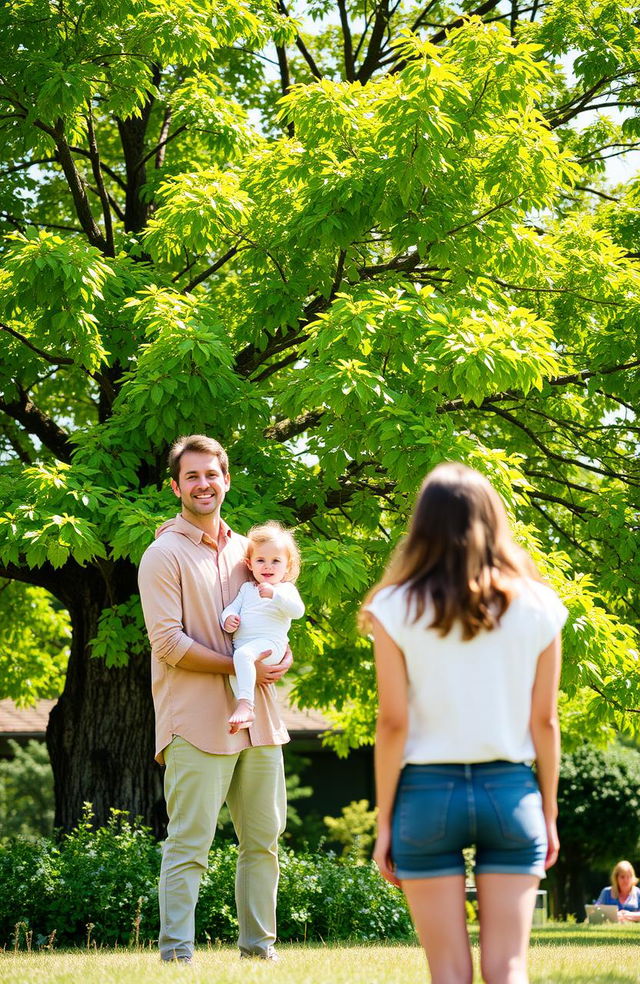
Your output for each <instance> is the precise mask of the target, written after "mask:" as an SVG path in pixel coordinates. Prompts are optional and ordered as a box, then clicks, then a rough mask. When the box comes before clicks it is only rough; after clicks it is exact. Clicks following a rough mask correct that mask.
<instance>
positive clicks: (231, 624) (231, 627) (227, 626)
mask: <svg viewBox="0 0 640 984" xmlns="http://www.w3.org/2000/svg"><path fill="white" fill-rule="evenodd" d="M239 625H240V616H239V615H227V617H226V618H225V620H224V625H223V626H222V628H223V629H224V631H225V632H235V631H236V629H237V628H238V626H239Z"/></svg>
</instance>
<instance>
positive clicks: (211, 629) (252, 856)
mask: <svg viewBox="0 0 640 984" xmlns="http://www.w3.org/2000/svg"><path fill="white" fill-rule="evenodd" d="M169 472H170V474H171V488H172V489H173V492H174V494H175V495H176V496H177V497H178V498H179V499H180V507H181V508H180V512H179V513H178V515H177V516H176V518H175V519H173V520H170V521H169V522H168V523H165V524H164V525H163V526H161V527H160V529H159V530H157V531H156V539H155V541H154V542H153V543H152V544H151V546H150V547H148V548H147V550H146V551H145V553H144V555H143V557H142V560H141V562H140V571H139V575H138V580H139V584H140V597H141V600H142V609H143V611H144V619H145V623H146V626H147V632H148V633H149V641H150V643H151V677H152V691H153V701H154V706H155V713H156V759H157V761H158V762H160V764H163V763H164V764H165V765H166V770H165V776H164V791H165V798H166V802H167V812H168V814H169V826H168V830H167V839H166V841H165V843H164V847H163V852H162V864H161V869H160V884H159V886H158V901H159V906H160V937H159V940H158V945H159V947H160V956H161V958H162V960H164V961H173V960H175V961H178V962H180V963H190V962H191V958H192V955H193V948H194V932H195V919H194V913H195V907H196V902H197V901H198V891H199V887H200V879H201V877H202V875H203V873H204V872H205V871H206V869H207V859H208V856H209V848H210V847H211V842H212V841H213V837H214V834H215V831H216V823H217V820H218V814H219V812H220V808H221V806H222V804H223V803H224V802H225V801H226V803H227V806H228V807H229V812H230V814H231V819H232V821H233V825H234V828H235V831H236V834H237V836H238V866H237V872H236V909H237V913H238V946H239V948H240V954H241V956H245V957H250V956H256V957H260V958H262V959H264V960H276V959H277V955H276V951H275V949H274V942H275V939H276V896H277V890H278V875H279V868H278V838H279V837H280V835H281V834H282V832H283V830H284V825H285V819H286V792H285V780H284V768H283V761H282V748H281V747H280V746H281V745H283V744H284V743H285V742H287V741H289V736H288V734H287V730H286V728H285V726H284V724H283V722H282V720H281V717H280V712H279V710H278V704H277V700H276V696H275V691H274V688H273V687H271V686H269V684H271V683H273V682H275V681H276V680H278V679H279V678H280V677H281V676H282V675H283V674H284V673H285V672H286V670H287V669H288V668H289V667H290V666H291V662H292V658H291V652H290V650H287V653H286V655H285V656H284V658H283V660H282V662H281V663H279V664H278V665H277V666H265V665H264V664H263V663H262V662H260V661H259V662H258V664H257V671H258V684H259V686H258V688H257V690H256V695H255V717H254V720H253V721H252V723H251V726H250V727H249V728H246V729H243V730H241V731H239V732H237V733H236V734H229V724H228V722H229V716H230V714H231V713H232V711H233V706H234V703H235V701H234V697H233V693H232V691H231V688H230V687H229V686H228V683H227V681H228V678H229V676H230V674H232V673H233V671H234V666H233V659H232V656H231V651H232V646H231V640H230V639H229V637H228V636H227V635H225V633H224V632H223V630H222V627H221V625H220V614H221V612H222V610H223V608H225V606H226V605H228V604H229V603H230V602H231V600H232V599H233V598H234V597H235V596H236V594H237V593H238V591H239V590H240V587H241V585H242V584H243V583H244V582H245V581H246V580H247V578H248V577H249V571H248V570H247V565H246V563H245V557H246V552H247V541H246V539H245V538H244V537H243V536H239V535H238V534H237V533H234V532H233V530H231V529H229V527H228V526H227V524H226V523H225V522H224V520H223V519H222V516H221V515H220V510H221V506H222V504H223V502H224V499H225V496H226V494H227V491H228V490H229V486H230V484H231V479H230V475H229V463H228V459H227V454H226V452H225V450H224V448H223V447H222V446H221V445H220V444H218V442H217V441H214V440H212V439H211V438H209V437H205V436H203V435H202V434H191V435H189V436H188V437H181V438H179V439H178V440H177V441H176V442H175V443H174V444H173V446H172V448H171V450H170V452H169ZM261 655H262V656H267V655H269V654H268V653H267V652H264V653H262V654H261Z"/></svg>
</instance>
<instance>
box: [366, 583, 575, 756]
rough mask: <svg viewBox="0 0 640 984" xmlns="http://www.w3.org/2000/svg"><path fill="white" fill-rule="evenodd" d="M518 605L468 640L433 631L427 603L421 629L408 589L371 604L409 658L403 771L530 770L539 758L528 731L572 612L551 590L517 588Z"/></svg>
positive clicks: (387, 591)
mask: <svg viewBox="0 0 640 984" xmlns="http://www.w3.org/2000/svg"><path fill="white" fill-rule="evenodd" d="M514 588H515V592H516V594H515V597H514V598H513V600H512V601H511V603H510V605H509V606H508V608H507V610H506V611H505V613H504V615H503V616H502V617H501V619H500V621H499V623H498V625H497V626H496V627H495V628H494V629H492V630H490V631H488V630H482V631H481V632H479V633H478V634H477V635H476V636H474V638H473V639H469V640H466V641H465V640H463V638H462V627H461V625H460V624H459V623H454V625H453V626H452V628H451V630H450V631H449V632H448V633H447V635H445V636H442V635H441V634H440V633H439V632H438V630H437V629H433V628H429V627H428V626H429V624H430V622H431V621H432V617H433V606H432V605H431V604H429V603H428V602H427V605H426V608H425V611H424V612H423V614H422V616H421V617H420V618H419V619H418V620H417V621H414V617H413V616H414V613H413V612H412V611H411V609H410V610H409V612H407V600H406V599H407V589H406V586H405V585H403V586H402V587H395V586H389V587H386V588H382V589H381V590H380V591H379V592H378V593H377V594H376V595H375V596H374V597H373V598H372V599H371V600H370V601H369V603H368V606H367V608H368V610H369V611H370V612H371V613H372V614H373V615H375V616H376V618H378V619H379V621H380V622H381V623H382V625H383V626H384V628H385V629H386V631H387V632H388V633H389V635H390V636H391V638H392V639H393V640H394V642H395V643H396V644H397V646H398V647H399V648H400V649H401V650H402V652H403V654H404V658H405V663H406V668H407V675H408V679H409V693H408V700H409V730H408V735H407V741H406V745H405V753H404V759H403V761H404V763H426V762H430V763H439V762H440V763H441V762H489V761H493V760H503V761H510V762H523V761H528V760H531V759H533V758H534V757H535V750H534V747H533V742H532V739H531V734H530V730H529V718H530V710H531V690H532V687H533V682H534V678H535V673H536V667H537V662H538V656H539V654H540V653H541V652H542V651H543V650H544V649H545V648H546V647H547V646H548V645H549V643H550V642H551V640H552V639H553V638H554V636H555V635H556V634H557V633H558V631H559V628H560V627H561V625H562V623H563V622H564V619H565V617H566V609H565V608H564V606H563V605H562V603H561V602H560V601H559V599H558V598H557V596H556V594H555V593H554V592H553V591H552V590H551V589H550V588H549V587H547V586H546V585H544V584H541V583H539V582H537V581H533V580H532V579H529V578H522V579H519V580H517V581H515V582H514Z"/></svg>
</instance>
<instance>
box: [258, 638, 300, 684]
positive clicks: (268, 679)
mask: <svg viewBox="0 0 640 984" xmlns="http://www.w3.org/2000/svg"><path fill="white" fill-rule="evenodd" d="M270 655H271V650H270V649H267V650H265V652H263V653H260V655H259V656H258V658H257V660H256V664H255V665H256V684H257V685H258V686H259V687H266V686H267V685H268V684H270V683H275V682H276V681H277V680H280V678H281V677H283V676H284V675H285V673H286V672H287V670H290V669H291V666H292V664H293V653H292V652H291V647H290V646H287V648H286V651H285V654H284V656H283V657H282V659H281V660H280V662H279V663H275V664H274V665H273V666H266V665H265V664H264V663H263V662H262V660H263V659H266V658H267V656H270Z"/></svg>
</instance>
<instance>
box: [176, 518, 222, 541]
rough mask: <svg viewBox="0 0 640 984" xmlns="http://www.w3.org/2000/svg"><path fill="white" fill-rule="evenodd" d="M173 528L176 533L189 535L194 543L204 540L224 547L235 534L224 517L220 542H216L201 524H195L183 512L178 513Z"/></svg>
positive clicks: (219, 537)
mask: <svg viewBox="0 0 640 984" xmlns="http://www.w3.org/2000/svg"><path fill="white" fill-rule="evenodd" d="M171 529H172V531H173V532H174V533H182V534H183V536H186V537H188V539H189V540H191V542H192V543H202V542H203V540H204V542H205V543H210V544H211V545H212V546H214V547H222V546H223V545H224V544H225V543H226V542H227V540H229V539H230V538H231V537H232V535H233V532H232V530H231V529H230V528H229V527H228V526H227V524H226V523H225V521H224V519H221V520H220V532H219V534H218V542H217V543H214V541H213V540H212V539H211V537H210V536H209V535H208V534H207V533H205V532H204V530H201V529H200V527H199V526H195V525H194V524H193V523H190V522H189V520H188V519H185V518H184V516H183V515H182V513H178V515H177V516H176V518H175V519H174V520H173V523H172V524H171Z"/></svg>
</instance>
